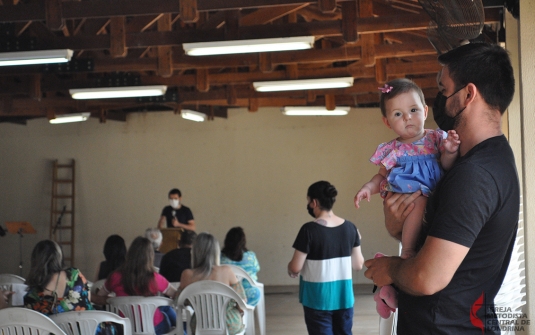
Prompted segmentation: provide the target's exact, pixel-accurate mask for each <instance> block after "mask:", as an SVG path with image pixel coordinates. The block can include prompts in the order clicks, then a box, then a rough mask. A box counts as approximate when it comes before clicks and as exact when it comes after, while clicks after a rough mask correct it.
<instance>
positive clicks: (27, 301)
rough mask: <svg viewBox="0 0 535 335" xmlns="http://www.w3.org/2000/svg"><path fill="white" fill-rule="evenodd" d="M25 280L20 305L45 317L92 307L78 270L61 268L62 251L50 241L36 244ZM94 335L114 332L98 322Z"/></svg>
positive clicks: (83, 280)
mask: <svg viewBox="0 0 535 335" xmlns="http://www.w3.org/2000/svg"><path fill="white" fill-rule="evenodd" d="M26 283H27V285H28V292H27V293H26V295H25V296H24V306H26V307H27V308H30V309H33V310H35V311H38V312H40V313H43V314H45V315H47V316H50V315H53V314H57V313H63V312H69V311H84V310H92V309H94V308H93V305H91V302H90V301H89V299H90V297H89V294H90V292H89V288H88V287H87V280H86V279H85V277H84V275H83V274H82V273H81V272H80V270H78V269H75V268H68V269H63V254H62V252H61V249H60V247H59V245H58V244H57V243H56V242H54V241H51V240H43V241H41V242H39V243H37V245H36V246H35V248H34V249H33V252H32V257H31V268H30V273H29V274H28V278H27V280H26ZM97 334H115V327H113V326H112V325H110V324H101V325H100V329H99V330H98V331H97Z"/></svg>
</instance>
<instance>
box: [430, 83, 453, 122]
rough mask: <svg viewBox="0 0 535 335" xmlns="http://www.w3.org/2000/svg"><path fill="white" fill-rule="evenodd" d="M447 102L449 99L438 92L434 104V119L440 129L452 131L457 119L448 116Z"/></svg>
mask: <svg viewBox="0 0 535 335" xmlns="http://www.w3.org/2000/svg"><path fill="white" fill-rule="evenodd" d="M447 100H448V98H446V97H445V96H444V94H442V92H438V94H437V97H436V98H435V103H434V104H433V118H434V119H435V122H436V123H437V125H438V127H439V128H440V129H442V130H444V131H448V130H452V129H453V126H454V125H455V118H454V117H451V116H448V115H446V101H447Z"/></svg>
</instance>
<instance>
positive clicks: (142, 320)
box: [107, 296, 183, 335]
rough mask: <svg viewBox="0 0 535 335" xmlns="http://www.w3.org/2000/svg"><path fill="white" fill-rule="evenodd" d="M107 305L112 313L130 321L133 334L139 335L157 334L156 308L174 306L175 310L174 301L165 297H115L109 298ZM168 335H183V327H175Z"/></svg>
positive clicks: (178, 323)
mask: <svg viewBox="0 0 535 335" xmlns="http://www.w3.org/2000/svg"><path fill="white" fill-rule="evenodd" d="M107 303H108V305H109V308H110V311H111V312H113V313H116V314H119V313H122V314H123V315H124V316H125V317H127V318H128V319H130V322H131V324H132V334H139V335H141V334H151V335H154V334H156V332H155V330H154V312H155V311H156V308H158V307H160V306H172V307H173V308H175V306H174V303H173V300H171V299H169V298H165V297H140V296H129V297H113V298H108V300H107ZM177 314H178V313H177ZM177 319H178V318H177ZM177 325H180V322H179V320H177ZM167 334H177V335H179V334H180V335H183V330H182V327H181V326H178V327H175V329H172V330H171V331H170V332H169V333H167Z"/></svg>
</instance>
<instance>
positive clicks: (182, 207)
mask: <svg viewBox="0 0 535 335" xmlns="http://www.w3.org/2000/svg"><path fill="white" fill-rule="evenodd" d="M169 207H171V206H169ZM178 210H179V211H180V212H191V209H190V208H189V207H188V206H184V205H180V208H179V209H178Z"/></svg>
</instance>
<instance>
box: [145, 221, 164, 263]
mask: <svg viewBox="0 0 535 335" xmlns="http://www.w3.org/2000/svg"><path fill="white" fill-rule="evenodd" d="M145 237H146V238H148V239H149V241H150V242H151V243H152V247H153V248H154V266H155V267H157V268H158V269H159V268H160V263H161V262H162V257H163V254H162V253H161V252H160V246H161V245H162V239H163V236H162V232H161V231H160V229H158V228H147V230H145Z"/></svg>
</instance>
